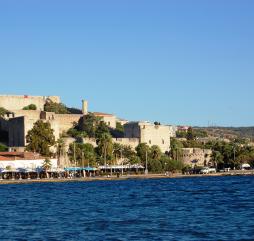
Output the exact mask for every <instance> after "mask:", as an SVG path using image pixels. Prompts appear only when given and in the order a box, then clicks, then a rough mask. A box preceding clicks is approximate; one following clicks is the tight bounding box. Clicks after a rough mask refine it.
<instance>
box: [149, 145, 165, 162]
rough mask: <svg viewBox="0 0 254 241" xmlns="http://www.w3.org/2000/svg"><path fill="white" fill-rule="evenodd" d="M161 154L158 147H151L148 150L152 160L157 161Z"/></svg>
mask: <svg viewBox="0 0 254 241" xmlns="http://www.w3.org/2000/svg"><path fill="white" fill-rule="evenodd" d="M161 155H162V152H161V149H160V147H159V146H157V145H153V146H152V147H151V148H150V157H151V158H152V159H154V160H159V159H160V158H161Z"/></svg>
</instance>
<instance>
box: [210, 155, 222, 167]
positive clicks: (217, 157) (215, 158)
mask: <svg viewBox="0 0 254 241" xmlns="http://www.w3.org/2000/svg"><path fill="white" fill-rule="evenodd" d="M211 161H212V163H213V166H214V167H216V168H217V167H218V164H222V163H223V156H222V155H221V153H220V152H219V151H213V153H212V155H211Z"/></svg>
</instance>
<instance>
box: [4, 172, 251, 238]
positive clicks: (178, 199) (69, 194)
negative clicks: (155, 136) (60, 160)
mask: <svg viewBox="0 0 254 241" xmlns="http://www.w3.org/2000/svg"><path fill="white" fill-rule="evenodd" d="M253 184H254V177H208V178H188V179H161V180H127V181H112V182H109V181H101V182H89V183H79V182H77V183H39V184H29V185H5V186H1V187H0V188H1V189H0V192H1V198H0V206H1V211H2V212H1V215H0V230H1V238H0V239H1V240H128V241H129V240H253V239H254V232H253V230H254V219H253V216H254V195H253V194H254V185H253Z"/></svg>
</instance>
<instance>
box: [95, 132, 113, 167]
mask: <svg viewBox="0 0 254 241" xmlns="http://www.w3.org/2000/svg"><path fill="white" fill-rule="evenodd" d="M98 148H99V150H100V152H101V156H102V157H104V165H105V166H106V164H107V163H106V161H107V157H108V156H111V155H112V151H113V150H112V149H113V144H112V137H111V136H110V135H109V134H107V133H105V134H102V136H101V138H100V139H99V140H98Z"/></svg>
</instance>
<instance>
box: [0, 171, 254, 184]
mask: <svg viewBox="0 0 254 241" xmlns="http://www.w3.org/2000/svg"><path fill="white" fill-rule="evenodd" d="M252 175H254V170H235V171H230V172H222V173H221V172H218V173H213V174H203V175H202V174H192V175H184V174H178V173H176V174H169V175H165V174H148V175H145V174H139V175H124V176H120V177H117V176H96V177H86V178H41V179H22V180H20V179H15V180H12V179H4V180H0V185H1V184H29V183H57V182H59V183H61V182H92V181H113V180H129V179H162V178H168V179H170V178H190V177H204V178H205V177H216V176H252Z"/></svg>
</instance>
